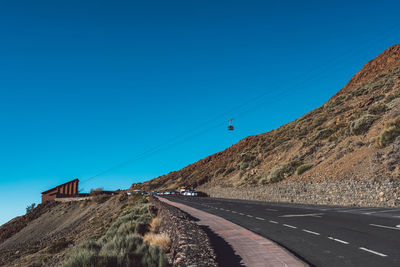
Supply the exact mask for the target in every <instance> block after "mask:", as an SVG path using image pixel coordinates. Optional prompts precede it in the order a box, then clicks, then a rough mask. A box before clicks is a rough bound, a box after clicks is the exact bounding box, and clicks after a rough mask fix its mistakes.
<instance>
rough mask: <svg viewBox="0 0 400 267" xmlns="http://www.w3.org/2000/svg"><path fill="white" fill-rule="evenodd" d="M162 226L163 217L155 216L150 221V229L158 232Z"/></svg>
mask: <svg viewBox="0 0 400 267" xmlns="http://www.w3.org/2000/svg"><path fill="white" fill-rule="evenodd" d="M160 226H161V217H155V218H153V219H152V220H151V222H150V231H152V232H154V233H158V232H159V231H160Z"/></svg>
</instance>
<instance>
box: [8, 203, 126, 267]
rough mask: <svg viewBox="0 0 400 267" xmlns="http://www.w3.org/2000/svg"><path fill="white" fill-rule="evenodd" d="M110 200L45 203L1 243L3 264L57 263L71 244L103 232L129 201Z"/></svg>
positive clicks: (38, 264) (11, 224) (48, 264)
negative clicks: (38, 213)
mask: <svg viewBox="0 0 400 267" xmlns="http://www.w3.org/2000/svg"><path fill="white" fill-rule="evenodd" d="M107 199H108V197H104V198H102V197H101V196H98V197H96V198H95V199H93V200H89V201H79V202H66V203H56V202H48V203H46V204H43V206H45V207H47V208H46V209H43V208H42V209H40V216H37V217H36V218H34V219H33V220H30V221H28V222H27V223H26V224H25V226H24V227H23V228H21V229H19V231H13V233H12V234H11V235H10V236H9V237H8V238H7V239H5V240H2V242H0V265H1V266H36V265H37V266H41V265H42V264H43V263H46V264H45V265H46V266H52V265H57V263H59V262H60V261H61V260H62V259H63V257H64V251H67V250H68V248H69V247H71V246H73V245H74V244H77V243H79V242H81V241H82V240H84V239H86V238H88V237H91V238H93V237H96V236H100V235H101V234H102V233H104V231H105V230H106V229H107V228H108V226H109V225H110V223H111V222H112V221H113V219H115V218H116V217H117V216H118V215H119V213H120V212H121V210H122V208H123V207H124V204H125V202H126V200H123V199H120V198H119V197H113V198H111V199H109V200H108V201H106V200H107ZM36 209H38V208H36ZM33 212H34V213H35V212H36V213H37V211H35V210H34V211H33ZM15 221H16V220H12V221H11V222H9V223H7V224H5V225H3V226H2V227H1V228H0V232H11V230H10V229H15V227H14V224H15ZM18 225H20V224H18Z"/></svg>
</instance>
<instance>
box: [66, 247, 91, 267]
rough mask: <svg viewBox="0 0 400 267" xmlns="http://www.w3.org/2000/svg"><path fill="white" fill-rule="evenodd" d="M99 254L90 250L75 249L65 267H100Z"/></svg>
mask: <svg viewBox="0 0 400 267" xmlns="http://www.w3.org/2000/svg"><path fill="white" fill-rule="evenodd" d="M97 264H98V260H97V252H96V251H93V250H88V249H75V250H73V251H72V252H71V253H70V254H69V257H68V259H67V260H66V262H65V263H64V265H63V266H64V267H82V266H85V267H96V266H98V265H97Z"/></svg>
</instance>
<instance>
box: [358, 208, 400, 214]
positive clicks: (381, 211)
mask: <svg viewBox="0 0 400 267" xmlns="http://www.w3.org/2000/svg"><path fill="white" fill-rule="evenodd" d="M391 211H400V209H395V210H380V211H372V212H366V213H363V214H374V213H383V212H391Z"/></svg>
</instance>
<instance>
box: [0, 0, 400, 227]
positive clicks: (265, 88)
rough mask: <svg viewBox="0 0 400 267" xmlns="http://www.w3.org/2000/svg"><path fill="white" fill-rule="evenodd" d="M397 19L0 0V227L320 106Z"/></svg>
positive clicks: (214, 6) (308, 11)
mask: <svg viewBox="0 0 400 267" xmlns="http://www.w3.org/2000/svg"><path fill="white" fill-rule="evenodd" d="M399 10H400V6H399V3H398V1H365V0H364V1H248V0H247V1H233V0H229V1H216V0H212V1H211V0H210V1H208V0H202V1H187V0H182V1H175V0H171V1H165V0H163V1H99V0H96V1H84V0H80V1H71V0H68V1H61V0H57V1H41V0H37V1H18V0H16V1H1V2H0V38H1V39H0V127H1V128H0V224H2V223H4V222H6V221H8V220H9V219H11V218H12V217H14V216H17V215H22V214H24V213H25V207H26V206H27V205H28V204H30V203H32V202H35V203H40V197H41V195H40V192H41V191H44V190H46V189H48V188H51V187H53V186H56V185H57V184H60V183H63V182H66V181H68V180H70V179H72V178H79V179H80V180H81V181H84V180H86V179H88V178H90V177H92V176H94V175H96V174H98V173H101V172H102V171H104V170H107V169H108V168H110V167H113V166H114V165H116V164H119V163H121V162H125V161H129V160H132V161H131V162H129V163H128V164H126V165H124V166H121V167H120V168H117V169H114V170H112V171H110V172H108V173H106V174H104V175H100V176H98V177H96V178H94V179H91V180H89V181H87V182H86V183H83V184H82V185H81V187H82V188H84V189H85V190H86V191H88V190H90V189H91V188H97V187H104V188H105V189H118V188H121V189H124V188H128V187H129V186H130V185H131V184H132V183H133V182H140V181H145V180H149V179H151V178H154V177H157V176H158V175H161V174H166V173H168V172H169V171H172V170H177V169H180V168H182V167H184V166H186V165H187V164H190V163H192V162H195V161H196V160H198V159H201V158H204V157H206V156H207V155H210V154H212V153H215V152H218V151H221V150H223V149H224V148H226V147H228V146H230V145H232V144H234V143H236V142H237V141H239V140H240V139H242V138H243V137H246V136H248V135H254V134H258V133H262V132H266V131H268V130H271V129H273V128H276V127H279V126H280V125H282V124H284V123H286V122H289V121H291V120H293V119H295V118H297V117H299V116H301V115H302V114H304V113H306V112H308V111H310V110H312V109H314V108H316V107H318V106H320V105H321V104H323V103H324V102H325V101H326V100H328V99H329V98H330V97H331V96H332V95H333V94H334V93H335V92H336V91H338V90H339V89H340V88H341V87H343V86H344V85H345V83H346V82H347V81H348V80H349V79H350V78H351V76H352V75H353V74H354V73H355V72H357V71H358V70H359V69H360V68H361V67H362V65H363V64H365V63H366V62H367V61H368V60H370V59H372V58H374V57H375V56H376V55H377V54H378V53H380V52H382V51H383V50H384V49H386V48H388V47H389V46H390V45H392V44H396V43H400V28H399V27H400V23H399V16H398V11H399ZM231 117H234V118H235V121H234V123H235V126H236V130H235V131H234V132H228V131H227V130H226V126H227V120H228V119H229V118H231ZM175 137H177V139H174V138H175ZM171 140H172V141H171ZM153 148H156V151H155V152H156V153H148V154H145V155H144V157H142V158H140V159H137V160H135V159H136V158H137V156H138V155H140V154H141V153H143V152H146V151H149V149H153Z"/></svg>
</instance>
